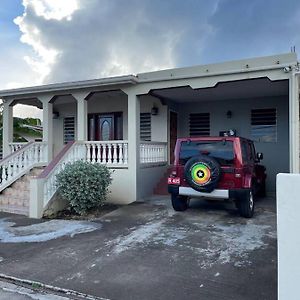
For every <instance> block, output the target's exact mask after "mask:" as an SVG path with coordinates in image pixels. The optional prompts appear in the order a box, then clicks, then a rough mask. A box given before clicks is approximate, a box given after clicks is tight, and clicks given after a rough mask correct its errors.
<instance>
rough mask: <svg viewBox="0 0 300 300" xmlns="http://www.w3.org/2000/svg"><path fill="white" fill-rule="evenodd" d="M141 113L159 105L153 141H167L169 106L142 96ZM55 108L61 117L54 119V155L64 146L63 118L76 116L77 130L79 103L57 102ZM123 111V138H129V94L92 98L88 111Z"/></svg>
mask: <svg viewBox="0 0 300 300" xmlns="http://www.w3.org/2000/svg"><path fill="white" fill-rule="evenodd" d="M140 105H141V113H146V112H151V108H152V107H153V106H156V107H158V114H157V115H156V116H151V118H152V119H151V135H152V141H155V142H166V141H167V140H168V126H167V120H168V106H167V105H162V104H161V102H160V100H159V99H157V98H155V97H152V96H148V95H145V96H141V97H140ZM53 110H54V111H55V112H58V113H59V117H58V118H57V119H54V120H53V132H54V136H53V143H54V155H56V154H57V153H58V152H59V151H60V150H61V149H62V148H63V146H64V137H63V119H64V118H65V117H70V116H75V133H76V132H77V124H76V119H77V105H76V102H72V103H65V104H55V105H54V108H53ZM111 112H123V139H124V140H127V138H128V107H127V96H126V95H124V96H123V95H122V96H121V95H120V97H109V96H107V97H106V98H101V99H97V98H94V99H93V98H91V99H90V100H89V101H88V113H111Z"/></svg>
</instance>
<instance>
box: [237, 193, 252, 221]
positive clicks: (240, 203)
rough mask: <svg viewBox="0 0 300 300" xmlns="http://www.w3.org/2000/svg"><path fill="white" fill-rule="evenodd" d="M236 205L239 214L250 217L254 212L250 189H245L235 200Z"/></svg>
mask: <svg viewBox="0 0 300 300" xmlns="http://www.w3.org/2000/svg"><path fill="white" fill-rule="evenodd" d="M236 206H237V208H238V211H239V213H240V215H241V216H242V217H244V218H252V217H253V214H254V198H253V192H252V190H248V191H245V193H243V194H242V195H240V197H239V199H237V200H236Z"/></svg>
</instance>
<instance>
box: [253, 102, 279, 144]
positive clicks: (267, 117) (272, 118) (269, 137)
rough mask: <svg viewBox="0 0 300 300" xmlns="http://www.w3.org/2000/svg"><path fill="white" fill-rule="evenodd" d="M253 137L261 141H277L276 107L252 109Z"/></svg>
mask: <svg viewBox="0 0 300 300" xmlns="http://www.w3.org/2000/svg"><path fill="white" fill-rule="evenodd" d="M251 137H252V139H253V140H255V141H259V142H276V141H277V112H276V108H265V109H252V110H251Z"/></svg>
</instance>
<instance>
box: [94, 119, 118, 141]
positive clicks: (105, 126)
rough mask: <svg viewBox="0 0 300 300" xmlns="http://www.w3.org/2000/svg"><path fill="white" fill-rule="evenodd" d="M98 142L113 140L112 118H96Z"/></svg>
mask: <svg viewBox="0 0 300 300" xmlns="http://www.w3.org/2000/svg"><path fill="white" fill-rule="evenodd" d="M97 123H98V124H97V126H98V131H97V132H98V136H97V140H98V141H111V140H114V139H115V137H114V116H113V115H107V116H101V115H100V116H98V122H97Z"/></svg>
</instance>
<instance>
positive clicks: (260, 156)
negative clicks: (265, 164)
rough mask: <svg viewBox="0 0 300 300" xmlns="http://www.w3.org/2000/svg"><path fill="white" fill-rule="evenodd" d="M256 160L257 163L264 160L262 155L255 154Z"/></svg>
mask: <svg viewBox="0 0 300 300" xmlns="http://www.w3.org/2000/svg"><path fill="white" fill-rule="evenodd" d="M256 159H257V160H258V161H261V160H263V159H264V155H263V154H262V153H261V152H258V153H256Z"/></svg>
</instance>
